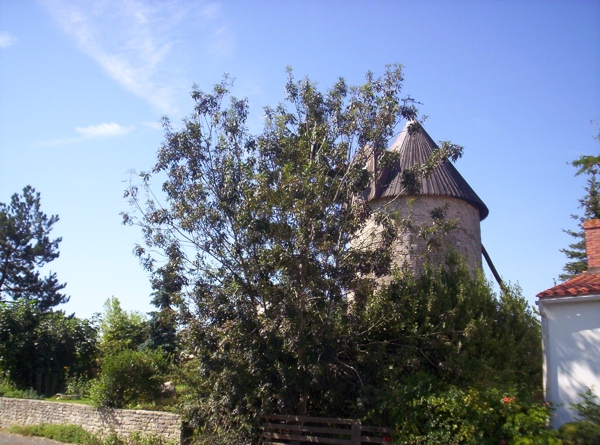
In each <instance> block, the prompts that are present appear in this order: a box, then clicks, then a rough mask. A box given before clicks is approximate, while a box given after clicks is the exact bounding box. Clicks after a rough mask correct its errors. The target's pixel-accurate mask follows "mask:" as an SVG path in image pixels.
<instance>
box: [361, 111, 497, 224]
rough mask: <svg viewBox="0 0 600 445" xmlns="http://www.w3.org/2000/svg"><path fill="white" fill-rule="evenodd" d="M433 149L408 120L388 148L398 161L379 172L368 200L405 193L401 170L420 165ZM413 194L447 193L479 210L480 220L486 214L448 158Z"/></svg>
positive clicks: (485, 208) (428, 137)
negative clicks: (379, 178)
mask: <svg viewBox="0 0 600 445" xmlns="http://www.w3.org/2000/svg"><path fill="white" fill-rule="evenodd" d="M409 127H411V128H410V131H409ZM437 148H438V146H437V145H436V143H435V142H434V141H433V139H431V137H430V136H429V135H428V134H427V132H426V131H425V129H424V128H423V126H422V125H421V124H419V123H417V122H408V123H407V124H406V125H405V127H404V129H403V130H402V131H401V132H400V134H399V135H398V137H397V138H396V140H395V141H394V143H393V144H392V146H391V147H390V148H389V149H388V150H391V151H397V152H398V153H399V162H398V163H397V164H396V165H395V166H393V167H392V168H389V169H385V170H384V171H382V172H381V173H382V175H381V180H380V181H379V186H378V187H377V188H376V189H375V190H374V191H372V192H371V193H370V196H369V199H370V200H372V199H378V198H386V197H396V196H400V195H407V193H406V191H405V190H404V187H403V186H402V183H401V179H402V175H401V172H402V171H403V170H406V169H409V168H412V167H414V166H415V164H419V165H422V164H424V163H425V162H426V161H427V159H429V157H430V156H431V154H432V152H433V151H434V150H436V149H437ZM417 194H418V195H435V196H451V197H453V198H458V199H462V200H464V201H467V202H468V203H470V204H471V205H473V206H475V207H476V208H477V209H478V210H479V218H480V220H483V219H484V218H485V217H486V216H488V214H489V210H488V208H487V206H486V205H485V204H484V203H483V201H482V200H481V199H480V198H479V196H477V194H476V193H475V191H474V190H473V189H472V188H471V186H470V185H469V184H468V183H467V181H465V179H464V178H463V177H462V176H461V174H460V173H459V172H458V170H456V168H455V167H454V165H452V163H451V162H450V161H448V160H445V161H444V162H442V164H440V165H439V166H438V167H437V168H436V169H435V170H434V171H433V172H432V173H431V174H430V175H429V176H428V177H426V178H423V179H421V189H420V191H419V192H418V193H417Z"/></svg>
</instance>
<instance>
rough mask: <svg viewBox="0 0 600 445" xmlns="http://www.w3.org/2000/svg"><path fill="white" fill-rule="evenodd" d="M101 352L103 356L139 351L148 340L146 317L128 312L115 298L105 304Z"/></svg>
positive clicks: (138, 313) (101, 322)
mask: <svg viewBox="0 0 600 445" xmlns="http://www.w3.org/2000/svg"><path fill="white" fill-rule="evenodd" d="M99 327H100V344H99V347H100V351H101V353H102V355H103V356H105V357H106V356H110V355H114V354H116V353H118V352H121V351H123V350H137V349H138V348H141V347H142V345H143V344H144V343H145V342H146V340H147V338H148V327H147V324H146V320H145V317H144V315H143V314H142V313H140V312H135V311H132V312H128V311H126V310H124V309H123V308H122V307H121V303H120V302H119V300H118V299H117V298H115V297H112V298H109V299H108V300H106V302H105V303H104V312H103V314H102V315H101V318H100V326H99Z"/></svg>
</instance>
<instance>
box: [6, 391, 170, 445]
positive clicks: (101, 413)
mask: <svg viewBox="0 0 600 445" xmlns="http://www.w3.org/2000/svg"><path fill="white" fill-rule="evenodd" d="M41 423H52V424H63V425H66V424H75V425H81V427H82V428H83V429H85V430H86V431H88V432H90V433H93V434H97V435H100V436H103V435H107V434H109V433H112V432H114V433H117V434H118V435H119V436H124V437H126V436H128V435H129V434H131V433H132V432H134V431H140V432H142V433H144V434H154V435H157V436H162V437H164V438H165V439H167V440H170V441H174V442H175V443H180V442H181V418H180V416H178V415H177V414H171V413H163V412H157V411H138V410H124V409H107V408H99V409H98V408H94V407H91V406H87V405H79V404H75V403H60V402H46V401H43V400H25V399H9V398H4V397H0V428H7V427H10V426H12V425H21V426H25V425H39V424H41Z"/></svg>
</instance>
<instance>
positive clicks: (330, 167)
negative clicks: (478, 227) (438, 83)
mask: <svg viewBox="0 0 600 445" xmlns="http://www.w3.org/2000/svg"><path fill="white" fill-rule="evenodd" d="M402 80H403V79H402V73H401V70H400V67H398V66H392V67H389V68H388V70H387V71H386V72H385V74H384V76H383V77H381V78H375V77H374V76H373V75H372V74H371V73H369V74H367V80H366V82H365V83H364V84H363V85H361V86H357V87H351V86H348V85H347V84H346V83H345V81H344V80H343V79H340V80H339V81H338V82H337V83H336V84H335V85H334V86H333V87H332V88H331V89H330V90H328V91H327V92H326V93H322V92H320V91H319V90H318V89H317V87H316V85H315V84H314V83H312V82H311V81H310V80H309V79H304V80H301V81H295V80H294V79H293V77H292V75H291V72H290V76H289V79H288V82H287V84H286V88H285V91H286V101H285V103H283V104H280V105H278V106H277V107H275V108H265V110H264V115H265V125H264V129H263V131H262V133H260V134H259V135H252V134H250V131H249V130H248V128H247V117H248V112H249V107H248V103H247V101H246V100H245V99H236V98H234V97H231V96H230V94H229V88H230V86H231V85H230V82H229V81H228V79H224V80H223V82H222V83H220V84H218V85H216V86H215V88H214V90H213V91H212V92H210V93H204V92H201V91H198V90H194V91H193V93H192V98H193V99H194V101H195V112H194V114H192V115H191V116H190V117H189V118H187V119H185V120H184V122H183V127H182V128H181V129H178V130H176V129H175V128H173V126H172V124H171V122H170V121H169V120H168V119H165V121H164V128H165V133H166V134H165V142H164V143H163V145H162V147H161V148H160V150H159V152H158V158H157V162H156V165H155V166H154V168H153V170H152V171H151V172H146V173H141V174H140V182H141V183H139V184H137V183H132V184H131V186H130V187H129V188H128V189H127V191H126V197H127V198H128V199H129V201H130V203H131V205H132V209H133V210H132V213H126V214H124V222H125V223H128V224H136V225H139V226H140V227H141V228H142V232H143V234H144V241H145V243H144V244H145V245H143V246H142V245H140V246H137V247H136V253H137V254H138V255H139V257H140V258H141V260H142V262H143V264H144V266H145V267H147V268H148V270H150V271H152V272H153V274H154V287H155V289H157V290H160V289H161V288H164V289H168V291H167V294H166V295H169V296H173V299H172V300H171V303H172V305H173V308H174V310H176V311H177V316H178V319H179V320H180V322H181V323H182V330H181V334H180V335H181V337H182V339H183V340H184V344H185V347H186V349H187V351H188V361H187V363H185V364H183V366H182V369H183V370H184V371H183V375H184V376H185V378H186V379H187V388H188V390H187V392H186V394H185V395H184V397H183V405H182V406H183V409H184V410H185V413H186V415H187V417H188V419H189V420H191V421H192V424H194V425H197V426H203V427H204V428H208V429H211V430H212V431H213V432H216V431H218V432H220V434H221V433H223V434H225V433H227V432H232V431H235V432H236V434H237V435H234V436H232V437H230V440H231V441H233V442H236V443H245V441H248V440H250V439H249V438H251V437H252V434H253V432H255V431H256V430H255V428H256V426H257V425H258V424H259V423H260V421H261V419H262V416H263V415H264V414H272V413H284V414H312V415H327V416H337V415H339V416H343V417H347V416H357V417H365V416H366V413H367V412H368V407H372V404H373V400H374V398H373V397H375V395H374V394H375V392H376V390H377V387H378V385H379V386H380V384H381V382H383V381H385V380H383V381H382V380H378V379H380V378H384V379H385V378H387V376H386V375H384V374H381V373H380V372H379V371H377V370H376V369H374V368H375V366H374V364H376V363H378V360H379V359H380V358H381V357H380V354H385V351H386V346H385V345H383V343H382V341H383V337H385V335H386V334H385V332H383V331H381V329H380V328H381V326H384V325H385V326H389V327H390V329H392V328H393V324H392V322H391V320H390V319H389V318H388V316H389V314H388V313H385V312H383V313H382V314H379V315H375V312H374V311H375V309H369V310H368V311H366V312H361V311H362V310H363V309H364V308H365V307H366V308H370V307H371V306H369V305H370V304H375V303H372V302H374V301H376V300H373V299H374V298H375V297H374V296H375V295H376V291H377V289H378V288H379V285H378V284H377V283H378V282H377V278H378V277H382V276H387V275H389V274H390V273H391V271H392V263H391V249H392V246H393V243H394V242H395V240H396V239H398V237H399V234H400V232H401V230H403V229H404V228H405V227H408V226H410V225H409V224H406V221H405V220H404V217H405V215H398V214H389V213H383V212H382V213H373V211H372V209H371V208H370V207H369V205H368V203H367V202H366V200H365V196H364V195H365V194H364V191H365V190H366V189H367V187H368V186H369V184H370V183H371V181H373V180H376V179H377V178H374V177H373V173H370V172H369V171H367V169H365V168H364V167H365V165H366V164H367V160H368V159H369V158H370V157H371V156H374V157H377V158H378V159H381V160H382V162H384V163H385V162H387V161H389V159H388V160H387V161H386V157H389V156H390V155H389V154H386V153H384V151H385V149H386V148H387V144H388V141H389V140H390V139H391V137H392V135H393V133H394V131H395V129H396V125H397V124H398V122H399V121H400V120H401V119H402V118H404V119H414V118H416V114H417V110H416V109H415V108H414V104H413V103H412V102H411V101H407V100H403V99H402V97H401V85H402ZM460 153H461V147H459V146H456V145H453V144H449V143H447V144H441V148H440V151H439V152H437V153H435V156H433V157H432V159H431V160H430V161H429V162H428V163H427V164H426V165H423V166H419V167H418V168H416V169H415V170H414V171H412V172H405V173H406V174H405V175H404V177H405V184H404V185H405V186H406V187H409V188H411V189H418V186H419V180H420V178H421V177H422V176H423V175H426V174H428V172H431V171H432V169H433V168H434V167H435V165H437V164H438V163H439V162H441V161H442V160H444V159H446V158H452V159H456V158H457V157H458V156H459V155H460ZM374 174H375V175H376V174H377V172H375V173H374ZM154 178H160V179H163V183H162V191H161V193H159V192H155V191H153V190H152V188H151V186H152V181H153V180H154ZM374 220H375V221H376V222H377V223H378V224H379V227H380V232H379V234H378V241H379V242H378V243H357V242H355V240H356V236H357V234H358V233H365V231H366V230H365V229H366V227H367V224H368V223H369V222H370V221H374ZM456 286H457V288H458V289H460V286H459V285H456ZM390 292H391V291H390ZM381 295H384V294H381ZM385 295H386V296H382V297H381V298H387V299H392V297H391V296H390V295H392V294H391V293H389V292H388V293H387V294H385ZM403 295H404V294H403ZM419 295H429V294H419ZM444 295H447V294H444ZM403 298H404V297H403ZM407 298H408V297H407ZM457 298H458V297H457ZM482 298H483V297H482ZM441 300H442V297H441V296H440V301H439V304H440V305H442V307H441V308H440V309H439V310H437V312H435V316H437V317H453V316H454V315H452V314H453V311H452V308H451V306H450V303H443V302H442V301H441ZM382 304H383V303H382ZM422 304H423V305H424V306H426V303H422ZM443 304H446V305H443ZM486 304H488V305H489V306H493V307H496V306H495V305H494V303H493V302H491V301H489V302H486ZM361 308H362V309H361ZM406 310H407V311H408V310H409V308H408V307H407V308H406ZM515 310H517V311H518V310H522V308H516V309H515ZM488 312H489V313H493V314H494V315H495V316H501V314H500V313H498V312H494V311H493V310H492V309H490V311H488ZM488 312H486V314H487V313H488ZM390 314H397V311H396V312H391V313H390ZM405 315H406V316H408V317H410V319H411V320H414V318H413V317H414V316H415V315H414V314H412V313H408V312H407V313H406V314H405ZM471 315H472V316H474V317H478V316H480V315H481V314H480V313H479V312H477V314H475V313H473V314H472V313H470V312H466V313H465V314H462V315H461V316H462V317H464V318H465V321H464V323H462V324H461V323H458V322H455V323H454V324H453V326H456V329H461V330H462V331H465V330H467V331H468V330H469V329H471V330H473V329H476V330H477V332H479V331H481V332H484V329H483V327H482V326H481V325H482V324H485V323H490V325H489V326H487V325H486V327H489V328H490V329H496V327H495V326H492V325H493V323H492V322H491V321H489V320H485V321H477V320H475V321H473V322H472V324H473V326H471V325H469V320H467V318H468V316H471ZM456 316H458V315H456ZM382 317H383V318H382ZM432 317H433V315H432ZM509 318H510V317H509ZM461 320H462V319H461ZM402 326H404V327H405V329H409V326H408V325H407V324H406V323H404V324H402ZM425 326H431V329H432V330H431V332H424V333H422V334H419V333H415V334H414V336H411V335H408V334H406V335H405V334H403V335H405V337H403V338H402V339H401V340H399V341H403V342H404V341H406V342H409V343H410V342H412V343H413V344H407V345H406V351H412V352H413V355H410V356H409V355H406V356H403V355H402V354H403V353H404V352H405V350H404V349H403V347H402V345H397V346H394V347H392V346H391V345H390V348H391V351H392V353H393V355H395V357H396V358H395V359H390V360H392V361H393V360H397V361H398V363H401V362H402V363H404V362H406V363H404V364H403V366H405V369H408V370H410V366H411V363H413V364H414V366H416V368H415V369H420V368H423V369H425V368H426V364H424V363H423V358H422V355H423V353H422V351H419V348H418V347H417V346H416V344H417V343H418V341H419V335H422V337H421V340H420V341H422V342H423V343H426V342H427V341H432V342H434V343H435V347H434V348H433V349H432V351H428V352H427V354H431V356H430V357H429V359H428V360H426V362H428V361H429V360H431V361H432V362H433V363H436V364H437V363H440V362H439V360H441V357H442V356H444V354H445V355H446V356H448V358H447V359H446V360H445V361H444V360H442V361H441V363H444V366H446V367H447V370H446V368H444V367H441V366H440V367H439V369H437V372H439V373H440V374H443V375H446V374H447V375H449V376H452V379H455V380H457V381H459V380H460V377H461V376H463V378H464V374H465V371H464V367H466V366H470V365H471V363H470V362H469V358H468V357H465V355H468V354H464V353H463V354H461V352H460V346H458V344H457V341H458V340H457V341H451V342H450V346H446V343H447V342H446V340H445V339H444V338H443V335H441V334H439V335H438V332H437V331H436V330H435V329H436V327H437V328H440V326H439V323H438V321H431V322H430V324H428V325H425ZM393 329H396V328H393ZM397 329H400V328H397ZM440 329H441V328H440ZM498 329H499V328H498ZM515 329H516V328H515ZM394 332H397V330H395V331H394ZM494 332H498V331H496V330H494ZM378 335H380V336H381V337H378ZM444 335H448V336H450V337H451V338H452V339H454V338H456V339H458V338H460V335H459V334H458V333H452V332H445V331H444ZM509 337H510V336H509ZM386 338H387V337H386ZM485 338H486V339H488V338H489V336H487V337H485ZM492 338H494V339H495V340H494V341H497V342H498V343H494V345H496V344H498V345H499V344H500V343H499V342H500V339H497V338H496V337H492ZM510 339H512V340H514V338H513V337H510ZM512 340H506V342H510V341H512ZM386 341H387V340H386ZM464 342H465V343H469V342H467V341H466V337H465V340H464ZM490 342H491V340H490ZM490 342H488V343H490ZM515 342H516V340H515ZM471 343H472V346H471V349H472V350H473V351H479V352H481V351H484V348H483V346H481V347H479V346H477V339H476V338H475V337H474V338H473V339H472V341H471ZM492 343H493V342H492ZM507 344H508V343H506V344H503V346H506V345H507ZM375 345H378V346H377V347H375ZM382 345H383V346H382ZM488 346H489V344H488ZM514 346H515V345H514V344H511V347H514ZM381 348H382V349H381ZM457 348H458V350H457ZM421 349H423V348H421ZM407 354H408V353H407ZM485 354H487V355H489V354H490V352H485ZM385 360H388V359H387V358H385ZM436 360H437V361H436ZM511 360H512V357H511ZM417 362H418V363H420V365H418V366H417ZM512 363H513V362H511V364H512ZM407 366H408V368H406V367H407ZM436 366H437V365H436ZM481 366H482V367H484V365H483V364H482V365H481ZM486 366H489V367H490V368H492V365H490V364H488V365H486ZM186 370H187V372H186ZM432 372H433V371H432ZM444 373H446V374H444ZM377 382H379V383H377Z"/></svg>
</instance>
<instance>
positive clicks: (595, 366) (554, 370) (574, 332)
mask: <svg viewBox="0 0 600 445" xmlns="http://www.w3.org/2000/svg"><path fill="white" fill-rule="evenodd" d="M537 304H538V306H539V308H540V312H541V314H542V339H543V348H544V390H545V393H546V401H548V402H553V403H556V404H558V405H559V406H558V408H557V410H556V411H555V415H554V417H553V419H552V426H553V427H554V428H558V427H560V426H561V425H562V424H563V423H567V422H572V421H574V420H577V413H576V412H574V411H572V410H570V409H569V404H570V403H579V402H581V401H582V398H581V396H579V393H583V392H585V391H586V389H587V388H593V389H594V392H595V393H596V394H597V395H599V394H600V295H590V296H583V297H556V298H543V299H540V300H539V301H538V302H537Z"/></svg>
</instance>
